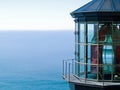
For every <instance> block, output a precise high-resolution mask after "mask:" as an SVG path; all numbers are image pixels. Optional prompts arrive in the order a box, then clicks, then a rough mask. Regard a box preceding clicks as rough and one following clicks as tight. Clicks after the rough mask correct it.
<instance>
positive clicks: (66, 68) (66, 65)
mask: <svg viewBox="0 0 120 90" xmlns="http://www.w3.org/2000/svg"><path fill="white" fill-rule="evenodd" d="M77 64H79V65H85V66H90V67H92V66H94V67H96V68H97V69H96V74H97V77H96V78H95V79H93V78H88V77H84V78H81V77H80V76H79V75H76V74H75V65H77ZM79 65H78V66H79ZM105 66H108V67H110V66H111V67H112V68H114V69H116V68H120V64H116V65H114V64H112V65H111V64H90V63H82V62H76V61H75V60H74V59H68V60H63V64H62V67H63V71H62V76H63V78H64V79H66V80H67V81H68V82H70V81H71V76H75V77H77V78H79V80H82V81H83V80H85V83H87V82H89V81H93V82H100V83H101V84H102V85H103V86H104V85H105V83H106V82H110V81H111V82H113V81H117V82H120V77H117V73H116V72H114V71H112V72H111V73H110V74H111V76H110V78H111V79H110V80H106V79H105V77H104V75H105V73H104V72H103V71H100V70H99V69H103V68H104V67H105ZM79 74H83V72H82V73H79ZM84 74H86V75H88V74H94V73H93V72H92V71H90V72H87V71H86V72H84ZM114 78H115V79H114ZM116 78H119V79H116Z"/></svg>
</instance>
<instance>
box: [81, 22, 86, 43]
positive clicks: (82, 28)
mask: <svg viewBox="0 0 120 90" xmlns="http://www.w3.org/2000/svg"><path fill="white" fill-rule="evenodd" d="M84 39H85V25H84V24H80V42H85V40H84Z"/></svg>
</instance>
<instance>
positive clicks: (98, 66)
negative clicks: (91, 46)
mask: <svg viewBox="0 0 120 90" xmlns="http://www.w3.org/2000/svg"><path fill="white" fill-rule="evenodd" d="M99 47H100V45H99V23H98V22H97V66H96V68H97V72H96V73H97V80H99V73H101V72H99V68H100V65H99V64H100V63H99V62H100V61H99V55H100V54H99Z"/></svg>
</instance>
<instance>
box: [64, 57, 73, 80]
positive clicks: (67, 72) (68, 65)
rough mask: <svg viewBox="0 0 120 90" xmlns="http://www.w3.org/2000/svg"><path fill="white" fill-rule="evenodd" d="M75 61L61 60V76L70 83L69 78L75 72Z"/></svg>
mask: <svg viewBox="0 0 120 90" xmlns="http://www.w3.org/2000/svg"><path fill="white" fill-rule="evenodd" d="M74 64H75V61H74V59H68V60H63V64H62V67H63V70H62V76H63V78H64V79H68V81H70V76H71V75H72V74H74V72H75V71H74V70H75V65H74Z"/></svg>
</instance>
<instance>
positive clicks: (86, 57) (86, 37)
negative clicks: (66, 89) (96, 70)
mask: <svg viewBox="0 0 120 90" xmlns="http://www.w3.org/2000/svg"><path fill="white" fill-rule="evenodd" d="M87 29H88V27H87V22H86V23H85V49H86V50H85V62H84V63H85V83H86V79H87V63H88V30H87Z"/></svg>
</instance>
